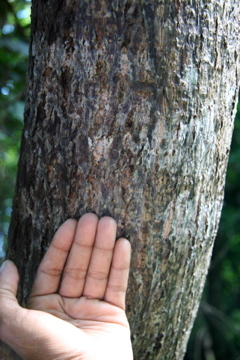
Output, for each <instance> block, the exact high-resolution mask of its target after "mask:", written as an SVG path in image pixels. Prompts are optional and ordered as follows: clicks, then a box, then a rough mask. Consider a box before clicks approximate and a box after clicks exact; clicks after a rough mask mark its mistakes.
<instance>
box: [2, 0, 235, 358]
mask: <svg viewBox="0 0 240 360" xmlns="http://www.w3.org/2000/svg"><path fill="white" fill-rule="evenodd" d="M238 12H239V1H238V0H225V1H223V0H217V1H216V0H158V1H157V0H140V1H136V0H91V1H86V0H85V1H84V0H79V1H76V0H61V1H60V0H49V1H46V0H33V4H32V37H31V46H30V60H29V74H28V87H27V94H26V96H27V99H26V110H25V129H24V132H23V138H22V147H21V155H20V162H19V172H18V179H17V188H16V196H15V201H14V206H13V216H12V222H11V227H10V234H9V249H8V257H9V258H11V259H12V260H13V261H15V262H16V264H17V266H18V268H19V271H20V274H21V284H20V291H19V299H20V301H21V302H22V303H23V304H24V303H25V301H26V298H27V294H28V291H29V288H30V286H31V283H32V281H33V277H34V274H35V272H36V268H37V266H38V264H39V262H40V260H41V258H42V256H43V255H44V253H45V251H46V249H47V247H48V245H49V243H50V241H51V238H52V236H53V233H54V232H55V230H56V229H57V228H58V227H59V225H60V224H61V223H62V222H63V221H65V220H66V219H67V218H69V217H73V218H79V217H80V216H81V215H82V214H84V213H86V212H89V211H91V212H94V213H96V214H97V215H98V216H103V215H111V216H113V217H114V218H115V219H116V221H117V222H118V225H119V226H118V235H119V236H120V235H121V236H126V237H127V238H128V239H129V240H130V241H131V244H132V263H131V273H130V280H129V290H128V297H127V313H128V316H129V319H130V325H131V331H132V340H133V348H134V354H135V359H136V360H153V359H154V360H160V359H161V360H170V359H171V360H181V359H182V358H183V356H184V352H185V349H186V344H187V340H188V337H189V334H190V331H191V328H192V324H193V321H194V318H195V315H196V312H197V309H198V305H199V301H200V297H201V293H202V289H203V285H204V282H205V278H206V274H207V270H208V266H209V262H210V257H211V252H212V246H213V242H214V238H215V236H216V232H217V227H218V223H219V217H220V212H221V207H222V201H223V193H224V183H225V172H226V166H227V160H228V154H229V149H230V141H231V135H232V129H233V120H234V116H235V105H236V100H237V93H238V81H239V71H238V62H239V60H238V54H239V39H238V26H239V23H238V21H239V13H238ZM119 341H121V340H120V339H119ZM6 358H7V357H6Z"/></svg>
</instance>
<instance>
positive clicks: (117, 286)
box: [104, 238, 131, 310]
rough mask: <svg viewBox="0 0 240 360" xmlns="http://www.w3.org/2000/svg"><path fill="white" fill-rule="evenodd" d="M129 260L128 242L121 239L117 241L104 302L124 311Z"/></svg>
mask: <svg viewBox="0 0 240 360" xmlns="http://www.w3.org/2000/svg"><path fill="white" fill-rule="evenodd" d="M130 259H131V245H130V242H129V241H128V240H127V239H123V238H121V239H119V240H117V242H116V245H115V248H114V253H113V260H112V265H111V269H110V274H109V281H108V284H107V289H106V292H105V296H104V300H105V301H107V302H109V303H111V304H113V305H115V306H118V307H120V308H121V309H123V310H125V299H126V291H127V284H128V275H129V269H130Z"/></svg>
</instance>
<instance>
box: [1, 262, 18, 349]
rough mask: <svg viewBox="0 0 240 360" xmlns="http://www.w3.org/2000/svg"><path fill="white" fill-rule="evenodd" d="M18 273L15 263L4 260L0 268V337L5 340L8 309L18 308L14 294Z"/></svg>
mask: <svg viewBox="0 0 240 360" xmlns="http://www.w3.org/2000/svg"><path fill="white" fill-rule="evenodd" d="M18 282H19V275H18V270H17V268H16V266H15V264H14V263H13V262H12V261H10V260H6V261H5V262H4V263H3V264H2V266H1V269H0V339H2V340H3V341H5V342H6V339H7V337H8V336H9V334H8V331H7V329H6V325H7V324H8V323H9V322H10V319H9V316H10V310H11V311H12V312H15V310H16V309H17V308H19V305H18V302H17V299H16V294H17V289H18Z"/></svg>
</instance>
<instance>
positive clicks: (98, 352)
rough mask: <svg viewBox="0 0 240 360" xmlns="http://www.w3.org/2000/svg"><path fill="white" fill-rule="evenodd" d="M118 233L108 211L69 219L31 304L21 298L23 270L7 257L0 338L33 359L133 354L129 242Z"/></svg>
mask: <svg viewBox="0 0 240 360" xmlns="http://www.w3.org/2000/svg"><path fill="white" fill-rule="evenodd" d="M115 239H116V222H115V221H114V220H113V219H112V218H110V217H103V218H102V219H100V220H98V218H97V216H96V215H94V214H86V215H84V216H82V218H81V219H80V220H79V221H78V222H77V221H75V220H72V219H70V220H67V221H66V222H65V223H64V224H63V225H62V226H61V227H60V228H59V230H58V231H57V232H56V234H55V236H54V238H53V240H52V243H51V245H50V247H49V249H48V251H47V252H46V254H45V256H44V258H43V260H42V262H41V264H40V265H39V268H38V271H37V275H36V278H35V281H34V284H33V288H32V291H31V294H30V298H29V303H28V308H27V309H25V308H22V307H20V306H19V304H18V302H17V299H16V293H17V286H18V278H19V277H18V271H17V268H16V266H15V265H14V264H13V263H12V262H11V261H8V260H7V261H6V262H5V263H4V264H3V266H2V268H1V274H0V338H1V339H2V340H3V341H4V342H6V343H7V344H8V345H9V346H10V347H12V348H13V349H14V350H15V351H16V352H17V353H18V354H19V355H20V356H21V357H22V358H23V359H27V360H28V359H29V360H30V359H31V360H38V359H39V360H40V359H44V360H58V359H59V360H60V359H61V360H67V359H68V360H70V359H71V360H74V359H76V360H132V359H133V355H132V347H131V341H130V329H129V325H128V321H127V318H126V314H125V295H126V289H127V281H128V274H129V266H130V252H131V248H130V243H129V242H128V241H127V240H126V239H123V238H121V239H118V240H117V241H115Z"/></svg>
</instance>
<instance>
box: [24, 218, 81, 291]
mask: <svg viewBox="0 0 240 360" xmlns="http://www.w3.org/2000/svg"><path fill="white" fill-rule="evenodd" d="M76 226H77V221H76V220H73V219H69V220H67V221H65V223H63V224H62V225H61V226H60V228H59V229H58V231H57V232H56V234H55V235H54V237H53V240H52V242H51V244H50V246H49V249H48V250H47V252H46V254H45V255H44V257H43V259H42V261H41V263H40V265H39V268H38V271H37V275H36V278H35V281H34V283H33V288H32V291H31V295H30V297H33V296H39V295H48V294H52V293H55V292H57V290H58V288H59V284H60V279H61V275H62V271H63V268H64V265H65V263H66V260H67V257H68V253H69V250H70V248H71V246H72V242H73V239H74V235H75V231H76Z"/></svg>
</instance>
